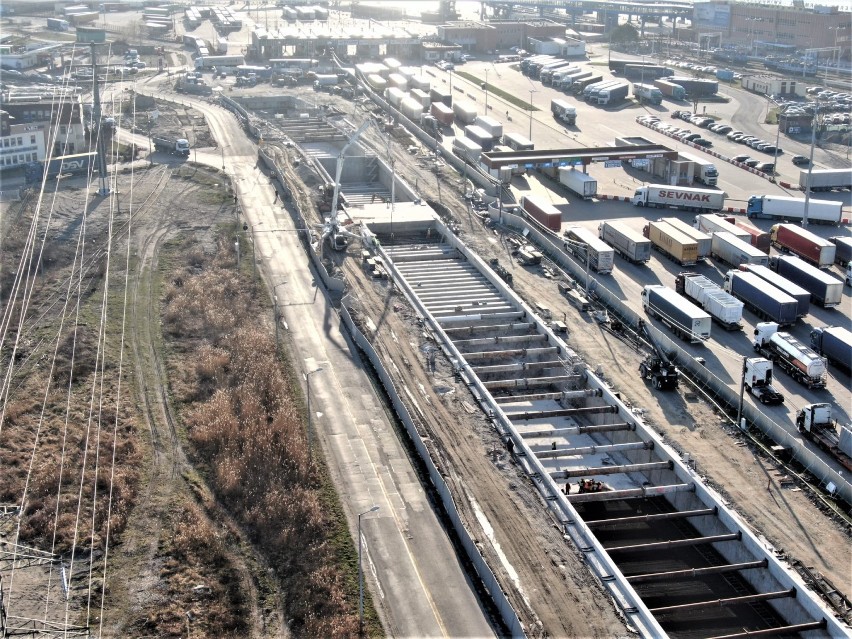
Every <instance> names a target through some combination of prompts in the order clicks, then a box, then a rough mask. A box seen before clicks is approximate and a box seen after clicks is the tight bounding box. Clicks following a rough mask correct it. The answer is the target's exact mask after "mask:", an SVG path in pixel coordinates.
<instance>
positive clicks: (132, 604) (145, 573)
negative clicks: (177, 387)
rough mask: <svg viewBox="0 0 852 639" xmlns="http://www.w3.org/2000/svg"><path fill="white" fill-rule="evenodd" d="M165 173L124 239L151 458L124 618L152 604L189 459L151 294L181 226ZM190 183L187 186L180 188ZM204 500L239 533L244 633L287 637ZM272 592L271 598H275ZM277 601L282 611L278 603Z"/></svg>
mask: <svg viewBox="0 0 852 639" xmlns="http://www.w3.org/2000/svg"><path fill="white" fill-rule="evenodd" d="M170 177H171V171H170V170H168V169H167V168H166V167H163V175H162V176H160V177H159V179H158V182H157V184H156V186H155V187H154V190H153V192H152V193H151V194H150V195H149V196H148V197H147V198H146V200H145V202H144V203H143V204H142V205H140V206H139V207H137V209H136V210H135V211H134V214H133V224H132V225H131V227H130V228H131V233H132V234H133V235H132V237H131V238H130V239H129V241H131V242H134V246H133V249H132V250H133V253H134V255H135V257H136V259H135V264H134V269H135V270H134V272H133V273H132V274H131V281H132V283H131V291H130V295H129V297H130V299H131V304H132V308H133V309H134V312H133V313H131V314H130V318H129V320H130V325H129V331H128V335H129V345H130V348H131V352H132V354H133V364H134V370H135V373H136V374H135V378H136V384H137V394H138V398H139V402H140V408H141V412H142V414H143V416H144V419H145V421H146V423H147V427H148V432H149V435H150V437H151V459H150V467H149V469H148V473H147V477H146V480H145V489H144V491H143V492H142V493H141V494H140V498H139V501H138V502H137V505H136V507H135V509H134V512H133V515H132V516H131V521H130V523H129V525H128V527H127V531H126V533H125V535H124V539H123V551H124V553H125V554H126V555H127V556H128V557H129V558H132V559H134V560H136V561H135V562H134V563H136V566H135V571H134V572H132V573H131V574H134V575H135V577H134V578H133V579H130V580H126V582H125V583H123V584H121V585H118V586H117V588H118V589H123V588H124V587H128V591H126V592H124V593H122V594H124V597H123V598H127V599H130V600H131V601H129V602H128V604H129V609H128V610H126V611H125V613H130V614H129V615H128V616H129V617H130V618H132V616H133V611H135V610H138V609H139V608H145V607H146V606H150V605H151V604H154V605H156V604H155V602H154V601H153V600H152V599H151V598H152V597H154V596H156V595H154V594H152V593H154V592H155V591H156V584H157V583H158V581H159V568H160V565H159V562H158V560H157V553H158V550H159V545H160V540H161V536H162V534H163V531H164V530H169V529H170V526H169V521H170V517H171V516H172V512H173V511H174V509H175V506H176V504H177V503H179V501H180V500H181V499H186V498H189V494H190V493H189V489H188V486H187V483H186V481H185V479H184V475H185V473H186V472H187V471H191V465H190V464H189V463H188V462H187V460H186V456H185V454H184V451H183V449H182V447H181V443H180V439H179V435H178V429H177V425H176V417H175V415H174V413H173V409H172V406H171V403H170V401H169V396H168V377H167V374H166V367H165V363H164V360H163V353H162V349H163V345H162V339H161V336H160V335H159V331H160V313H159V308H160V301H159V298H158V297H156V296H155V293H156V277H157V272H158V258H159V251H160V248H161V247H162V244H163V242H164V241H166V240H168V239H169V238H171V237H172V236H174V234H175V233H178V232H179V231H180V228H181V225H182V224H183V223H184V222H183V221H182V220H174V219H172V218H171V217H166V215H167V214H169V213H170V212H171V211H170V209H169V207H167V206H163V201H162V200H161V196H163V193H164V192H165V191H166V187H167V186H168V185H169V183H170ZM191 188H192V187H187V188H186V189H184V191H188V190H190V189H191ZM137 229H139V230H138V232H137ZM204 501H205V503H204V504H202V505H203V507H204V511H205V513H206V514H207V516H208V517H209V520H210V523H211V526H212V527H213V528H214V529H216V528H219V527H221V526H222V525H226V526H227V527H228V529H229V530H231V531H233V532H234V533H235V534H236V536H237V541H236V542H235V543H232V544H230V546H229V548H230V553H229V554H230V556H231V560H232V562H233V565H234V567H235V569H236V570H237V571H238V572H239V573H240V581H241V586H242V589H243V591H244V594H245V599H246V602H247V605H248V607H249V611H250V621H249V622H248V626H249V628H250V633H251V634H250V636H251V637H265V636H286V635H284V634H283V631H282V628H283V624H281V619H282V615H281V614H277V615H275V614H273V615H271V616H270V620H269V621H268V622H267V621H265V620H264V619H263V615H262V611H261V608H260V603H259V599H260V596H259V593H258V590H257V587H256V582H255V577H254V574H253V571H252V569H251V568H250V567H249V565H248V563H249V562H251V563H254V564H257V565H258V566H259V568H258V572H265V571H266V566H265V565H263V563H262V561H261V560H260V559H259V558H258V557H257V556H256V555H254V553H252V550H251V548H252V546H251V545H250V544H249V542H248V541H247V540H246V538H245V535H244V534H243V533H242V531H241V530H240V528H239V526H238V525H237V524H236V522H234V521H233V520H232V519H231V517H230V516H229V515H228V513H227V512H226V511H225V510H224V509H223V508H222V507H221V506H220V505H219V504H218V503H217V502H216V501H215V498H213V497H212V496H211V497H210V498H209V499H205V500H204ZM247 549H248V550H247ZM246 553H249V554H250V555H252V556H251V559H247V558H246V556H245V554H246ZM130 582H132V586H131V583H130ZM131 587H132V590H130V588H131ZM137 593H138V594H137ZM277 594H278V593H275V596H273V599H276V600H277V599H280V597H279V596H277ZM276 608H277V609H278V610H280V605H278V606H276ZM128 620H129V619H128ZM270 631H272V635H270ZM120 634H121V631H120V630H119V629H116V632H115V636H119V635H120Z"/></svg>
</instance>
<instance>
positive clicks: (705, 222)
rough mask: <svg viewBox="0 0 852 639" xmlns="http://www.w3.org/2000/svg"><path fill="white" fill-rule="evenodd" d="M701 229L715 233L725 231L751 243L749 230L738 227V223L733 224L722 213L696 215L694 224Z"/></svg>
mask: <svg viewBox="0 0 852 639" xmlns="http://www.w3.org/2000/svg"><path fill="white" fill-rule="evenodd" d="M692 225H693V226H694V227H695V228H697V229H698V230H699V231H703V232H704V233H708V234H711V235H712V234H713V233H719V232H721V231H724V232H725V233H730V234H731V235H733V236H734V237H738V238H740V239H741V240H742V241H743V242H748V243H749V244H751V238H750V236H749V234H748V231H745V230H744V229H741V228H738V227H737V225H736V224H732V223H731V222H728V220H726V219H725V218H724V217H722V216H721V215H715V214H713V213H701V214H699V215H696V216H695V220H694V221H693V224H692Z"/></svg>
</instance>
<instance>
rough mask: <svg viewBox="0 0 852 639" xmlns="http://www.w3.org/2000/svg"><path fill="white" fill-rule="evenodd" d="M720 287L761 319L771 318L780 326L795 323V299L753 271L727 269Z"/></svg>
mask: <svg viewBox="0 0 852 639" xmlns="http://www.w3.org/2000/svg"><path fill="white" fill-rule="evenodd" d="M722 289H723V290H724V291H725V292H726V293H730V294H731V295H733V296H734V297H736V298H737V299H739V300H741V301H742V302H743V303H744V304H745V306H746V307H747V308H748V309H749V310H751V311H752V312H754V314H755V315H757V316H758V317H759V318H761V319H763V320H771V321H773V322H775V323H776V324H778V325H780V326H790V325H793V324H795V323H796V312H797V307H798V304H797V302H796V300H794V299H793V298H792V297H790V296H789V295H787V294H786V293H785V292H784V291H779V290H778V289H777V288H775V287H774V286H772V285H771V284H769V283H768V282H766V281H765V280H762V279H760V278H759V277H758V276H757V275H754V274H753V273H747V272H745V271H728V272H727V273H725V282H724V284H722Z"/></svg>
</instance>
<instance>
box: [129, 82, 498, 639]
mask: <svg viewBox="0 0 852 639" xmlns="http://www.w3.org/2000/svg"><path fill="white" fill-rule="evenodd" d="M140 90H142V89H141V88H140ZM143 92H146V91H143ZM166 93H168V92H166ZM158 95H162V93H158ZM168 97H172V98H173V99H177V100H179V101H180V102H183V103H192V104H193V106H194V107H195V108H196V109H197V110H198V111H199V112H201V113H203V114H204V115H205V117H206V118H207V122H208V124H209V126H210V129H211V132H212V134H213V137H214V138H215V139H216V140H218V141H219V143H220V145H221V147H222V148H224V149H225V160H224V161H225V167H226V171H227V173H228V175H229V176H231V177H232V179H233V182H234V184H235V187H236V190H237V192H238V194H239V198H240V209H241V214H242V217H243V219H245V220H246V221H247V222H248V223H249V224H250V225H251V227H252V229H253V231H254V236H255V239H256V241H257V249H258V257H259V261H260V264H261V268H262V269H263V272H264V276H265V279H266V281H267V284H268V286H269V287H270V288H272V289H273V290H274V293H275V295H276V296H277V298H278V302H279V305H280V310H281V314H282V316H283V320H284V322H285V324H286V326H287V327H288V328H287V330H288V331H289V334H288V336H287V342H288V344H289V346H290V348H291V349H292V361H293V362H296V363H298V366H299V368H300V370H301V372H303V373H304V372H307V371H311V370H315V369H316V368H317V367H322V369H323V370H322V371H321V372H318V373H315V374H313V375H311V408H312V412H314V418H313V423H314V428H315V432H317V433H318V435H319V439H320V441H321V445H322V448H323V451H324V453H325V456H326V459H327V462H328V465H329V467H330V468H331V471H332V473H333V476H334V477H335V483H336V484H337V486H338V487H339V490H340V496H341V500H342V501H343V504H344V506H345V508H346V512H347V515H348V518H349V524H350V529H351V530H352V531H353V536H355V535H356V530H357V519H358V517H357V515H358V513H363V512H365V511H367V510H369V509H370V508H371V507H372V506H374V505H377V506H379V510H378V511H377V512H375V513H370V514H367V515H364V517H362V520H361V526H362V532H363V543H364V549H365V552H364V574H365V580H366V583H367V584H368V585H369V586H370V589H371V591H372V593H373V600H374V603H375V605H376V607H377V609H379V610H380V614H381V615H382V617H383V621H384V623H385V631H386V632H387V634H388V635H389V636H402V637H413V636H417V637H465V636H476V637H486V636H494V634H495V632H494V629H493V628H492V627H491V624H490V622H489V619H488V618H487V617H486V614H485V612H484V611H483V610H482V607H481V605H480V603H479V601H478V599H477V597H476V595H475V594H474V592H473V590H472V588H471V584H470V582H469V580H468V578H467V576H466V574H465V572H464V570H463V569H462V567H461V565H460V563H459V561H458V558H457V557H456V554H455V551H454V549H453V546H452V544H451V543H450V540H449V538H448V537H447V533H446V532H445V531H444V529H443V527H442V525H441V522H440V521H439V520H438V518H437V517H436V515H435V512H434V511H433V509H432V504H431V502H430V500H429V497H428V496H427V495H426V494H425V492H424V491H423V488H422V487H421V484H420V482H419V480H418V477H417V474H416V471H415V469H414V467H413V466H412V464H411V461H410V460H409V458H408V456H407V452H406V450H405V448H404V447H403V445H402V444H401V443H400V440H399V437H398V436H397V434H396V432H395V429H394V425H393V424H392V423H391V422H390V420H389V419H388V417H387V415H386V414H385V410H384V408H383V406H382V405H381V400H380V399H379V397H378V395H377V393H376V391H375V389H374V388H373V385H372V383H371V380H370V378H369V376H368V375H367V373H366V372H365V371H364V369H363V367H362V365H361V361H360V360H359V358H358V354H357V353H356V351H355V348H354V346H353V345H352V344H350V343H349V341H348V339H347V337H346V336H345V335H344V334H342V333H341V332H340V330H339V319H338V315H337V313H336V312H335V310H334V308H332V306H331V305H330V304H329V302H328V300H327V299H326V296H325V294H324V293H323V291H322V290H321V289H320V288H319V286H318V284H317V282H318V278H317V276H316V275H315V274H314V272H313V270H312V268H310V267H309V261H308V259H307V256H306V255H305V253H304V250H303V248H302V245H301V243H300V241H299V239H298V237H297V234H296V232H295V227H294V225H293V222H292V219H291V217H290V215H289V214H288V213H287V212H286V211H285V210H283V209H282V208H281V206H280V205H278V204H274V203H273V200H274V190H273V187H272V185H271V184H270V182H269V180H268V178H267V177H266V176H264V175H263V173H262V172H261V171H260V170H259V169H258V168H257V167H256V164H257V146H256V145H255V144H254V143H253V142H252V141H250V140H249V139H248V138H247V137H246V135H245V134H244V133H243V131H242V129H241V128H240V127H239V125H238V124H237V122H236V120H235V118H234V116H233V115H232V114H230V113H229V112H228V111H226V110H224V109H222V108H219V107H215V106H211V105H210V104H208V103H206V102H203V101H201V100H194V99H192V98H189V97H186V96H178V95H176V94H175V95H173V96H168ZM197 159H198V161H199V162H201V163H204V164H207V165H209V166H212V167H221V166H222V156H221V154H220V151H219V150H218V149H204V150H199V151H198V153H197ZM356 543H357V540H356Z"/></svg>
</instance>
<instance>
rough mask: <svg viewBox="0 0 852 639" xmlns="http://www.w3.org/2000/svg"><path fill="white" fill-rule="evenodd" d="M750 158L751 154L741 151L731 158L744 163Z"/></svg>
mask: <svg viewBox="0 0 852 639" xmlns="http://www.w3.org/2000/svg"><path fill="white" fill-rule="evenodd" d="M750 159H751V156H750V155H747V154H745V153H741V154H740V155H735V156H734V157H732V158H731V160H733V161H734V162H740V163H743V164H744V163H746V162H748V161H749V160H750Z"/></svg>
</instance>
